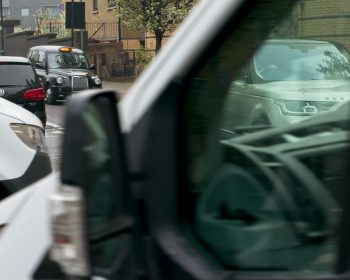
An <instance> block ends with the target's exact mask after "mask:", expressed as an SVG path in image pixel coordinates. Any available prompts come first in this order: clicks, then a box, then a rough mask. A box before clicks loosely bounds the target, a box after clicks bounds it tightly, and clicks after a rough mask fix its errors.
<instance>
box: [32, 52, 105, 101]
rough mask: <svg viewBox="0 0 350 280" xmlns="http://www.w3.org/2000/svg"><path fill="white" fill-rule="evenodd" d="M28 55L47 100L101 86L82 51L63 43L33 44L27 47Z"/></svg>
mask: <svg viewBox="0 0 350 280" xmlns="http://www.w3.org/2000/svg"><path fill="white" fill-rule="evenodd" d="M27 57H28V59H29V60H30V61H31V63H32V64H33V66H34V67H35V69H36V71H37V73H38V75H39V76H40V77H41V78H42V82H43V84H44V89H45V99H46V102H47V103H48V104H55V103H56V101H57V100H64V99H66V97H67V96H68V95H70V94H72V93H74V92H77V91H80V90H84V89H88V88H101V87H102V81H101V79H100V78H99V77H98V76H96V75H95V74H94V73H92V70H94V69H95V65H89V63H88V59H87V57H86V55H85V54H84V52H83V51H82V50H80V49H77V48H71V47H64V46H36V47H32V48H30V50H29V52H28V55H27Z"/></svg>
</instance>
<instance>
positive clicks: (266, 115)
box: [224, 39, 350, 130]
mask: <svg viewBox="0 0 350 280" xmlns="http://www.w3.org/2000/svg"><path fill="white" fill-rule="evenodd" d="M349 57H350V56H349V55H348V53H347V51H346V50H345V48H344V47H342V46H340V45H336V44H332V43H330V42H326V41H315V40H295V39H289V40H287V39H284V40H267V41H266V42H265V43H264V44H263V45H262V46H261V47H260V48H259V49H258V50H257V52H256V53H255V55H254V56H253V57H252V59H251V60H250V62H249V63H248V64H247V65H246V67H244V68H243V70H242V71H241V72H240V73H239V75H238V76H237V77H236V79H235V80H234V81H233V82H232V85H231V87H230V90H229V100H228V102H227V103H226V108H225V110H226V113H225V120H224V122H225V125H224V128H225V129H227V130H231V129H233V128H234V127H236V126H251V125H272V126H280V125H284V124H287V123H292V122H297V121H301V120H304V119H306V118H307V117H310V116H313V115H315V114H317V113H319V112H323V111H327V110H329V109H330V108H331V107H333V106H334V105H336V104H337V103H339V102H344V101H346V100H348V99H349V88H350V71H349V66H350V64H349V61H350V60H349Z"/></svg>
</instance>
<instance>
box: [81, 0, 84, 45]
mask: <svg viewBox="0 0 350 280" xmlns="http://www.w3.org/2000/svg"><path fill="white" fill-rule="evenodd" d="M80 2H83V0H80ZM83 40H84V37H83V29H80V49H82V50H83V49H84V46H83Z"/></svg>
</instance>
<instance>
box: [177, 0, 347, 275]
mask: <svg viewBox="0 0 350 280" xmlns="http://www.w3.org/2000/svg"><path fill="white" fill-rule="evenodd" d="M270 2H271V3H272V2H274V5H275V7H276V9H277V8H281V9H282V10H283V5H285V4H284V3H285V2H284V1H280V2H276V1H270ZM262 3H269V1H263V2H262ZM324 3H325V2H324V1H321V0H314V1H296V4H295V6H294V7H293V9H290V10H289V14H288V15H286V16H284V19H285V21H283V22H279V23H278V24H276V25H275V24H274V26H273V28H272V26H271V25H270V23H271V22H272V21H271V17H273V16H274V13H273V12H270V11H268V12H267V10H268V9H269V7H268V6H267V5H266V6H264V4H262V5H260V6H259V8H258V10H257V11H256V14H255V15H254V17H253V16H251V17H250V19H248V20H246V21H245V22H243V23H242V25H241V27H240V28H241V30H238V31H237V30H234V31H232V32H227V33H226V34H228V35H227V36H228V38H227V39H226V40H225V41H224V43H222V44H221V45H220V46H219V48H218V49H217V50H216V51H215V52H214V53H212V55H211V56H210V58H208V59H207V61H206V62H205V63H204V64H203V65H202V66H201V67H200V69H199V70H198V71H197V72H196V74H195V75H194V76H193V77H192V79H191V81H190V87H189V91H188V94H187V96H186V100H185V144H186V145H185V146H186V147H185V148H186V156H185V158H186V161H185V162H186V163H185V164H186V175H185V177H186V178H187V182H186V184H184V185H182V186H181V187H182V188H183V189H182V191H181V194H182V196H181V198H180V205H182V206H183V207H181V210H180V211H181V217H182V219H183V221H184V223H185V225H186V227H185V230H186V233H187V234H188V236H189V238H190V240H191V242H192V244H193V245H195V246H196V248H197V249H198V250H200V252H205V256H207V257H208V260H210V261H212V262H213V263H215V264H216V265H218V266H219V267H221V268H222V269H223V270H225V269H226V270H232V271H240V272H241V273H246V274H254V273H259V275H261V274H263V273H268V274H269V275H271V274H273V273H276V275H277V274H278V273H280V272H283V273H291V274H293V275H295V274H297V275H299V274H301V275H304V276H305V275H306V276H314V275H315V274H332V273H335V268H336V267H337V260H338V248H339V246H340V245H339V242H340V240H341V239H340V231H339V228H341V225H342V214H343V213H344V208H345V206H344V205H345V204H344V200H343V199H342V197H343V196H344V194H346V189H347V184H346V182H347V179H348V177H347V168H348V163H349V162H348V161H349V160H348V152H349V136H350V135H349V113H350V103H349V102H348V100H349V98H350V79H349V59H348V57H349V55H348V48H350V44H349V42H348V40H347V37H346V35H344V36H343V37H342V36H338V37H337V40H336V41H334V37H332V36H329V37H330V38H328V40H327V38H326V37H327V34H328V35H329V34H340V33H341V32H342V31H344V30H343V29H342V28H343V25H342V22H341V21H340V20H339V21H338V18H337V17H335V19H333V20H332V23H333V24H332V25H330V26H328V29H327V32H326V31H325V30H320V29H319V28H318V27H317V26H318V25H320V24H321V22H322V21H326V20H328V19H329V18H328V17H327V16H324V14H325V13H328V14H329V17H332V16H333V15H334V14H337V15H338V16H339V18H342V14H343V9H341V8H339V7H338V6H336V5H334V6H332V10H329V9H330V7H329V5H328V6H327V5H324ZM347 5H348V4H347ZM348 8H350V3H349V6H348ZM301 13H302V15H301ZM322 13H323V14H322ZM307 15H313V18H312V17H311V16H310V18H307ZM321 15H322V16H321ZM301 16H304V17H306V18H307V19H305V20H302V18H301ZM252 18H255V21H254V24H253V23H252V22H250V21H249V20H251V19H252ZM256 19H259V20H258V22H257V21H256ZM312 20H314V22H311V21H312ZM259 24H260V25H259ZM254 25H255V26H256V28H254V27H252V26H254ZM267 31H268V32H267ZM322 32H323V33H322ZM240 34H245V36H251V38H255V40H258V41H259V40H260V39H258V38H264V36H266V35H267V37H266V39H264V40H262V41H261V40H260V46H259V47H258V48H256V49H255V48H254V44H255V43H256V42H255V41H254V40H253V41H250V42H249V44H248V42H247V41H244V38H243V36H241V37H240V36H239V35H240ZM315 34H318V35H317V36H316V35H315ZM341 34H343V33H341ZM242 38H243V39H242ZM331 39H332V40H331ZM241 42H242V43H241ZM240 44H242V45H241V46H240ZM232 50H236V51H232ZM237 50H241V51H240V52H237ZM249 50H251V52H250V51H249ZM242 56H243V57H245V61H244V63H243V62H242V63H241V65H240V68H241V69H243V68H244V66H245V67H246V68H245V69H248V70H247V73H249V74H251V76H252V81H251V84H243V85H242V83H237V82H236V81H237V80H241V76H242V71H241V72H239V73H238V71H237V64H236V63H238V62H237V61H242V59H240V57H242ZM284 275H285V274H284Z"/></svg>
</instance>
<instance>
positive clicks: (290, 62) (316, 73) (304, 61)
mask: <svg viewBox="0 0 350 280" xmlns="http://www.w3.org/2000/svg"><path fill="white" fill-rule="evenodd" d="M254 70H255V73H256V74H257V76H258V77H259V79H262V80H263V81H276V80H277V81H307V80H347V79H349V77H350V73H349V60H348V59H347V58H346V57H345V56H344V55H343V54H342V53H341V52H340V51H339V50H338V49H337V48H336V47H335V46H334V45H332V44H329V43H324V42H317V41H315V43H303V42H300V43H292V42H291V43H288V42H287V43H267V44H265V45H263V46H262V47H261V49H260V50H259V51H258V53H257V54H256V55H255V57H254Z"/></svg>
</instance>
